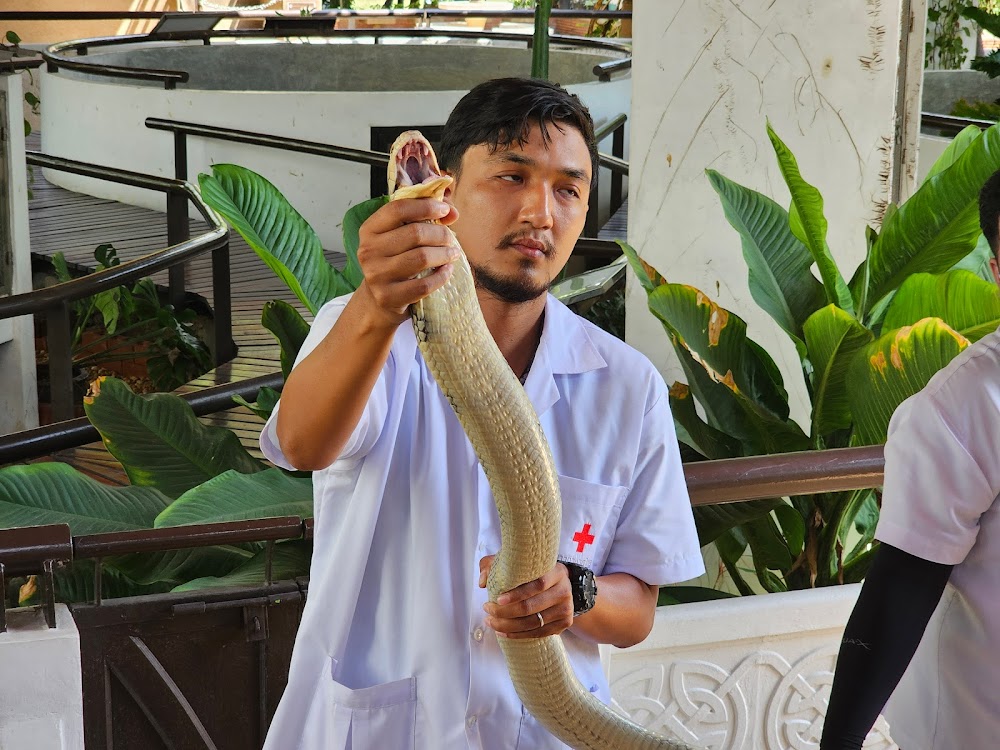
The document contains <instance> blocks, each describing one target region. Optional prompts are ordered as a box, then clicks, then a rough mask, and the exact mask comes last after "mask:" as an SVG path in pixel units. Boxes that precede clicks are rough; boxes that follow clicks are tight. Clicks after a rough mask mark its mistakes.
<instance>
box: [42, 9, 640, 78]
mask: <svg viewBox="0 0 1000 750" xmlns="http://www.w3.org/2000/svg"><path fill="white" fill-rule="evenodd" d="M283 21H287V22H288V23H289V24H291V23H299V22H297V21H295V20H294V19H293V18H286V19H283ZM442 36H445V37H450V38H455V39H475V40H479V39H491V40H496V41H505V42H519V43H522V44H524V45H526V46H527V47H528V48H529V49H530V48H531V45H532V38H531V36H530V35H526V34H514V33H506V32H495V31H465V30H459V29H455V30H453V29H449V30H447V31H442V30H440V29H418V28H412V29H400V28H386V29H330V28H323V27H316V26H311V25H302V24H299V27H296V28H294V29H290V28H288V27H286V26H283V25H282V26H276V27H271V28H263V29H229V30H214V29H213V30H209V31H185V32H172V33H169V34H155V33H151V34H131V35H127V36H120V37H95V38H91V39H77V40H72V41H67V42H60V43H58V44H54V45H52V46H51V47H49V48H48V49H47V50H46V51H45V52H43V53H42V57H43V58H44V60H45V62H46V66H47V70H48V71H49V72H50V73H55V72H57V71H58V70H59V68H65V69H67V70H74V71H76V72H79V73H86V74H87V75H91V76H107V77H110V78H125V79H131V80H144V81H154V82H157V83H162V84H163V86H164V88H166V89H175V88H176V87H177V84H178V83H187V81H188V80H189V76H188V73H187V72H186V71H183V70H162V69H157V68H139V67H123V66H116V65H104V64H101V63H97V62H92V61H89V60H86V59H85V58H86V56H87V54H88V53H89V52H90V50H91V49H92V48H94V47H111V46H121V45H128V44H136V43H140V42H141V43H148V42H157V41H163V42H177V41H201V42H202V43H203V44H211V43H212V41H213V40H215V39H256V38H260V39H273V38H276V37H296V38H297V37H331V38H333V37H343V38H352V39H353V38H371V39H372V40H373V44H378V43H379V42H380V40H381V39H383V38H394V37H416V38H425V37H434V38H440V37H442ZM549 43H550V44H553V45H562V46H570V47H577V48H580V47H586V48H592V49H603V50H607V51H611V52H617V53H620V54H621V55H624V57H623V58H621V59H617V60H610V61H608V62H607V63H601V64H599V65H597V66H595V67H594V75H595V76H597V77H598V79H599V80H601V81H610V80H611V76H612V74H614V73H616V72H622V71H625V70H628V69H629V68H630V67H631V64H632V61H631V47H630V46H628V45H625V44H619V43H616V42H610V41H607V40H605V39H595V38H591V37H576V36H562V35H559V34H553V35H551V36H550V37H549ZM70 52H73V53H76V54H75V56H74V57H69V56H68V55H67V53H70Z"/></svg>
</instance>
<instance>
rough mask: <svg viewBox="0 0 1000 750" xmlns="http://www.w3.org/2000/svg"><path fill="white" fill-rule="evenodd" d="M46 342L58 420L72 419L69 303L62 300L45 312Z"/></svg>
mask: <svg viewBox="0 0 1000 750" xmlns="http://www.w3.org/2000/svg"><path fill="white" fill-rule="evenodd" d="M45 331H46V334H45V336H46V343H47V345H48V348H49V393H50V396H49V400H50V401H51V402H52V417H53V419H54V420H55V421H56V422H62V421H64V420H67V419H72V418H73V416H74V409H73V407H74V403H73V352H72V350H71V348H70V347H71V346H72V343H73V342H72V340H71V339H72V333H71V331H70V321H69V304H68V303H67V302H66V301H61V302H59V303H58V304H57V305H56V306H54V307H52V308H50V309H49V310H48V311H47V312H46V314H45Z"/></svg>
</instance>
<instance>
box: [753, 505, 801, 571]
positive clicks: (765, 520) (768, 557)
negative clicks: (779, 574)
mask: <svg viewBox="0 0 1000 750" xmlns="http://www.w3.org/2000/svg"><path fill="white" fill-rule="evenodd" d="M743 533H744V534H745V535H746V538H747V542H748V543H749V544H750V551H751V552H752V553H753V559H754V564H755V565H757V566H758V567H763V568H767V569H769V570H787V569H788V568H790V567H791V566H792V563H793V562H794V560H793V559H792V556H791V553H790V551H789V549H788V544H787V543H786V542H785V539H784V537H782V536H781V534H780V532H779V529H778V527H777V525H776V524H775V523H774V521H773V520H772V519H771V518H770V516H765V517H761V518H758V519H755V520H753V521H750V522H749V523H745V524H743ZM758 577H759V573H758ZM761 583H762V584H763V583H764V581H761Z"/></svg>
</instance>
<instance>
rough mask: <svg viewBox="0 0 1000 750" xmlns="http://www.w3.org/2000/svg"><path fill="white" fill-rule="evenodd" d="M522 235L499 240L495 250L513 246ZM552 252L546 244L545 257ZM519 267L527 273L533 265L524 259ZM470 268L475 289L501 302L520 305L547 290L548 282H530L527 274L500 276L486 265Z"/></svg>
mask: <svg viewBox="0 0 1000 750" xmlns="http://www.w3.org/2000/svg"><path fill="white" fill-rule="evenodd" d="M523 235H524V233H523V232H516V233H511V234H509V235H507V236H506V237H504V238H503V239H502V240H500V242H499V243H498V245H497V250H504V249H505V248H508V247H511V246H513V245H514V243H515V241H516V240H517V239H519V238H520V237H521V236H523ZM554 252H555V248H554V247H553V246H552V245H551V243H548V242H546V248H545V254H546V256H547V257H551V256H552V254H553V253H554ZM521 265H522V267H523V268H524V269H525V271H527V270H528V269H530V268H531V267H532V265H533V264H532V262H531V260H530V259H528V258H524V259H523V260H522V262H521ZM470 266H471V268H472V277H473V279H475V282H476V288H478V289H482V290H483V291H485V292H487V293H488V294H491V295H492V296H494V297H496V298H497V299H499V300H501V301H503V302H509V303H510V304H513V305H520V304H523V303H525V302H531V301H532V300H536V299H538V298H539V297H541V296H542V295H543V294H545V293H546V292H547V291H548V290H549V284H548V282H536V281H532V280H531V278H530V276H529V275H528V274H524V275H522V274H516V275H514V276H501V275H500V274H499V273H497V272H495V271H494V270H493V269H491V268H489V267H488V266H486V265H480V264H471V263H470Z"/></svg>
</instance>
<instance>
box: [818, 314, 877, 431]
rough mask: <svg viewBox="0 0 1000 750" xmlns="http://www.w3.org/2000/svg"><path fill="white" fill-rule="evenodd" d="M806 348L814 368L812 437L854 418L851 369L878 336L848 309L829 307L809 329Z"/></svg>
mask: <svg viewBox="0 0 1000 750" xmlns="http://www.w3.org/2000/svg"><path fill="white" fill-rule="evenodd" d="M804 329H805V339H806V349H807V350H808V352H809V360H810V361H811V362H812V365H813V376H812V386H813V387H812V405H813V408H812V438H813V440H814V441H816V440H819V439H820V437H821V436H822V435H826V434H827V433H830V432H833V431H834V430H843V429H846V428H848V427H850V426H851V423H852V421H853V418H852V416H851V408H850V405H849V404H848V401H847V369H848V366H849V365H850V363H851V361H852V360H853V358H854V355H855V354H856V353H857V352H858V350H859V349H861V348H862V347H864V346H865V345H867V344H869V343H870V342H871V341H872V339H873V338H874V335H873V334H872V332H871V331H869V330H868V329H867V328H865V327H864V326H863V325H861V324H860V323H859V322H858V321H857V319H856V318H855V317H854V316H853V315H851V314H850V313H849V312H847V311H846V310H842V309H841V308H839V307H837V306H836V305H827V306H826V307H824V308H823V309H822V310H818V311H817V312H815V313H813V314H812V315H811V316H810V317H809V320H807V321H806V323H805V326H804Z"/></svg>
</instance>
